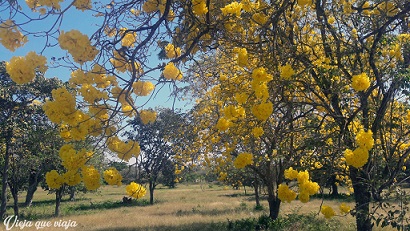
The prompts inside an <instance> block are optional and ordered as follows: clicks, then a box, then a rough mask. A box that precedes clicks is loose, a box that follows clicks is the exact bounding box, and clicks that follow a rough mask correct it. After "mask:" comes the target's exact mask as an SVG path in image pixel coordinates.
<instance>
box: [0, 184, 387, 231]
mask: <svg viewBox="0 0 410 231" xmlns="http://www.w3.org/2000/svg"><path fill="white" fill-rule="evenodd" d="M124 188H125V186H122V187H112V186H105V187H103V188H102V189H101V191H100V192H98V193H88V194H79V195H78V196H77V200H76V201H74V202H71V201H64V202H62V205H61V212H62V216H61V217H59V218H52V214H53V211H54V204H53V200H54V195H47V193H45V192H44V191H42V190H41V189H39V191H38V192H37V193H36V194H35V198H34V201H35V203H34V206H33V207H31V208H23V209H22V210H21V211H22V214H23V215H25V216H26V217H27V218H26V219H37V220H48V221H52V222H54V221H58V220H64V221H69V220H71V221H75V222H76V223H77V227H76V228H69V229H67V230H81V231H82V230H107V231H108V230H110V231H115V230H118V231H119V230H161V231H162V230H198V229H200V228H201V227H204V226H210V224H211V226H212V223H213V224H214V225H215V227H217V226H218V225H221V224H222V222H225V223H226V222H227V220H228V219H229V220H238V219H242V218H250V217H254V218H257V217H259V216H260V215H262V214H266V213H268V211H267V203H266V201H263V202H262V204H263V206H264V208H265V210H264V211H255V210H254V209H253V208H254V205H255V202H254V200H253V196H251V195H248V196H245V195H243V191H239V190H232V189H228V190H225V189H224V188H223V187H222V186H213V187H208V186H206V188H204V187H201V186H200V185H190V186H186V185H178V187H177V188H175V189H167V188H158V189H157V190H156V191H155V198H156V200H157V202H156V203H155V204H154V205H152V206H151V205H144V204H143V203H140V205H134V206H125V205H123V204H121V201H122V197H123V196H124V192H125V190H124ZM23 196H24V195H22V199H23V198H24V197H23ZM146 197H148V195H147V196H146ZM321 203H322V200H319V199H313V200H312V201H311V202H309V203H306V204H303V203H300V202H298V201H295V202H292V203H291V204H289V203H283V204H282V207H281V214H282V215H285V214H289V213H298V214H309V213H319V206H320V204H321ZM324 204H326V205H329V206H332V207H333V208H335V209H336V208H337V207H338V205H339V202H338V201H336V200H328V201H325V202H324ZM352 206H353V204H352ZM8 212H9V213H10V214H11V213H12V211H11V210H9V211H8ZM334 219H337V220H339V221H340V222H341V224H342V226H340V227H338V229H337V230H354V229H355V226H354V218H353V217H351V216H343V217H335V218H334ZM34 222H35V220H33V223H34ZM223 225H225V224H223ZM184 227H185V228H184ZM2 228H4V226H2ZM216 229H217V228H216ZM24 230H36V229H35V228H34V227H33V228H32V229H28V228H25V229H24ZM43 230H64V228H60V229H43ZM377 230H382V229H377ZM383 230H389V229H383ZM390 230H392V229H390Z"/></svg>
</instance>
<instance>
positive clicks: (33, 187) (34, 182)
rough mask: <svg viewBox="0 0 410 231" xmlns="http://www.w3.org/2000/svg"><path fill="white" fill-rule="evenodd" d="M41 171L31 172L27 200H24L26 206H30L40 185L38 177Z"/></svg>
mask: <svg viewBox="0 0 410 231" xmlns="http://www.w3.org/2000/svg"><path fill="white" fill-rule="evenodd" d="M40 172H41V171H39V170H38V171H32V172H31V173H30V177H29V182H28V185H29V186H28V189H27V194H26V201H25V202H24V206H26V207H30V206H31V204H32V202H33V197H34V193H35V192H36V191H37V187H38V182H39V180H38V177H39V175H40Z"/></svg>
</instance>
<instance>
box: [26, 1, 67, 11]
mask: <svg viewBox="0 0 410 231" xmlns="http://www.w3.org/2000/svg"><path fill="white" fill-rule="evenodd" d="M60 2H63V0H26V4H27V6H28V7H30V8H31V9H35V8H37V7H40V6H47V7H52V8H54V9H57V10H59V9H60V8H61V6H60Z"/></svg>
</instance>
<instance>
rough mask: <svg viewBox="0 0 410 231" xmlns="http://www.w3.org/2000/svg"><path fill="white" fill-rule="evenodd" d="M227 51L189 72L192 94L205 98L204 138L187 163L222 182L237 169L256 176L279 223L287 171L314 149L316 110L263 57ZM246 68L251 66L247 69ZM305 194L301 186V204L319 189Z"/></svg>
mask: <svg viewBox="0 0 410 231" xmlns="http://www.w3.org/2000/svg"><path fill="white" fill-rule="evenodd" d="M227 52H228V51H226V52H225V53H221V54H217V55H215V56H212V57H208V58H207V57H204V58H203V60H201V62H200V63H199V65H194V66H192V67H191V68H190V70H189V71H188V73H187V79H188V80H191V79H192V84H191V86H193V87H192V94H193V95H197V96H202V97H201V98H200V100H198V103H197V104H196V106H195V107H194V110H193V112H192V114H193V118H194V119H193V123H194V124H195V132H196V133H198V136H196V137H195V139H194V141H191V142H192V145H191V148H190V149H189V150H186V151H185V152H191V154H193V155H192V156H190V155H189V154H185V155H187V156H185V157H184V156H183V154H181V159H196V160H199V161H200V162H202V164H203V165H204V166H207V167H209V168H211V169H213V171H215V173H216V174H218V175H219V178H220V179H221V180H225V178H226V177H229V175H232V173H231V172H235V171H232V167H234V168H236V169H243V168H248V169H249V170H251V171H253V172H254V174H255V175H256V176H257V177H256V178H257V179H260V180H261V181H262V182H263V184H264V185H265V186H266V188H267V192H268V202H269V210H270V217H271V218H273V219H276V218H277V216H278V214H279V209H280V204H281V202H282V201H287V200H285V199H284V197H282V194H280V192H281V191H280V190H279V185H281V184H282V183H284V182H285V181H286V180H287V179H286V178H285V177H284V173H285V170H286V169H287V168H288V167H291V166H293V167H301V164H300V163H299V160H301V158H302V156H303V155H304V153H305V152H306V151H308V150H309V149H310V148H311V147H310V146H309V143H310V142H311V139H309V138H308V137H309V135H308V134H309V131H310V130H311V129H312V130H313V128H314V127H315V125H314V124H313V123H311V122H308V121H309V115H310V111H311V110H309V106H305V105H301V104H299V102H298V98H297V97H292V96H291V95H290V94H289V93H288V91H290V90H291V89H288V88H287V87H286V85H284V84H283V83H282V82H281V80H280V79H278V78H276V76H274V75H273V74H271V73H269V72H268V68H267V67H263V66H258V56H257V55H255V56H253V55H252V54H251V53H250V52H246V55H247V57H246V60H244V59H245V58H244V57H242V55H243V53H245V52H244V50H243V49H238V48H234V49H232V50H231V53H229V54H231V55H232V56H227V54H228V53H227ZM239 53H242V55H239ZM239 57H241V59H242V60H241V61H239ZM242 63H249V64H247V67H245V68H244V67H241V66H239V64H242ZM251 63H254V66H256V67H253V65H251ZM204 86H206V87H204ZM311 116H314V115H311ZM198 154H199V155H198ZM228 180H229V179H228ZM287 182H289V183H290V181H287ZM309 182H311V181H309ZM306 185H308V184H305V185H304V186H306ZM302 189H303V187H298V190H299V192H300V193H299V199H300V200H301V201H303V202H307V201H309V196H310V195H313V194H315V193H317V192H318V190H319V187H318V185H317V187H316V186H315V187H314V189H312V190H310V191H309V192H310V194H309V193H307V191H306V190H302ZM302 192H303V193H302ZM294 194H295V198H296V195H297V193H296V192H294ZM295 198H293V199H295Z"/></svg>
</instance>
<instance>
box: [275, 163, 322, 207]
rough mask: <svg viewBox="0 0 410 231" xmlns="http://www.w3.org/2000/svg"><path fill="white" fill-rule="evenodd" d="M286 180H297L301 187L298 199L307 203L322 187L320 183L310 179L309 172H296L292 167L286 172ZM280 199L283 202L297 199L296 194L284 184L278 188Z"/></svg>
mask: <svg viewBox="0 0 410 231" xmlns="http://www.w3.org/2000/svg"><path fill="white" fill-rule="evenodd" d="M284 175H285V179H288V180H295V179H296V180H297V181H298V187H299V196H298V199H299V200H300V201H301V202H303V203H306V202H308V201H309V199H310V196H311V195H314V194H316V193H317V192H318V191H319V189H320V186H319V184H318V183H316V182H313V181H311V180H310V179H309V178H310V177H309V173H308V171H300V172H298V171H297V170H294V169H293V168H292V167H290V168H288V169H287V170H285V173H284ZM278 198H279V199H280V200H282V201H287V202H291V201H292V200H294V199H295V198H296V192H294V191H293V190H291V189H289V187H288V186H287V185H286V184H284V183H282V184H280V185H279V188H278Z"/></svg>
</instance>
